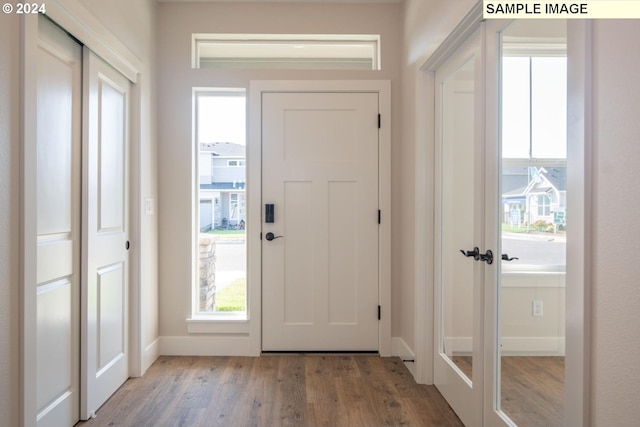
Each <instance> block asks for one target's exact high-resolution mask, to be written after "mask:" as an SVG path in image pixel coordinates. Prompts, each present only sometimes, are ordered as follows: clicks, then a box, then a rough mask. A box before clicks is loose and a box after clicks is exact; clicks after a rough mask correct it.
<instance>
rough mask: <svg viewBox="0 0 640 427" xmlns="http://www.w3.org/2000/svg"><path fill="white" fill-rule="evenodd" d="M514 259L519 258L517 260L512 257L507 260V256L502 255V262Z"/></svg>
mask: <svg viewBox="0 0 640 427" xmlns="http://www.w3.org/2000/svg"><path fill="white" fill-rule="evenodd" d="M514 259H520V258H518V257H512V258H509V255H507V254H502V260H503V261H513V260H514Z"/></svg>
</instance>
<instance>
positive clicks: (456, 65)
mask: <svg viewBox="0 0 640 427" xmlns="http://www.w3.org/2000/svg"><path fill="white" fill-rule="evenodd" d="M481 47H482V46H481V32H480V30H477V31H476V32H475V33H474V34H473V35H471V37H470V38H469V39H468V40H467V41H466V42H465V43H464V44H463V45H462V46H461V47H459V48H458V49H457V51H456V52H455V53H453V54H452V55H451V56H450V57H449V59H448V60H447V61H446V62H445V63H444V64H442V65H441V66H440V67H439V68H438V69H437V70H436V73H435V84H436V88H435V93H436V112H437V113H436V135H435V136H436V138H435V140H436V200H437V203H438V205H437V208H436V250H435V254H436V259H435V274H436V286H435V300H434V301H435V304H434V305H435V335H434V337H435V343H434V383H435V385H436V386H437V387H438V389H439V390H440V392H441V393H442V395H443V396H444V397H445V399H447V401H448V402H449V404H450V405H451V407H452V408H453V409H454V411H455V412H456V413H457V414H458V416H459V417H460V419H461V420H462V422H463V423H464V424H465V426H467V427H472V426H480V425H481V422H482V398H483V388H482V384H483V370H482V366H483V362H482V360H483V352H482V333H483V329H482V324H483V323H482V322H483V316H482V314H483V312H482V311H483V305H482V304H483V302H482V295H483V289H484V288H483V286H484V281H483V276H482V274H483V271H484V270H483V269H484V266H485V262H484V261H481V260H480V257H481V254H482V253H483V249H484V240H483V239H484V236H483V232H482V220H483V212H482V209H483V205H484V200H483V197H484V176H483V171H484V166H483V160H484V157H483V150H482V143H483V135H482V129H483V114H482V111H483V108H482V101H483V97H482V88H483V82H482V75H483V73H482V71H483V70H482V60H481V55H482V51H481Z"/></svg>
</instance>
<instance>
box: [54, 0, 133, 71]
mask: <svg viewBox="0 0 640 427" xmlns="http://www.w3.org/2000/svg"><path fill="white" fill-rule="evenodd" d="M47 16H48V17H50V18H51V19H52V20H53V21H54V22H56V23H57V24H58V25H59V26H61V27H62V28H64V29H65V30H66V31H67V32H68V33H69V34H71V35H73V36H74V37H75V38H76V39H78V40H79V41H80V42H81V43H82V44H83V45H85V46H87V47H88V48H89V49H91V50H92V51H93V52H94V53H95V54H97V55H98V56H99V57H101V58H102V59H103V60H105V62H107V63H109V65H111V66H112V67H113V68H115V69H116V70H118V71H119V72H120V73H122V75H124V76H125V77H126V78H128V79H129V80H130V81H131V82H132V83H137V78H138V73H140V72H141V71H142V68H143V67H142V63H141V62H140V60H139V59H138V58H137V57H136V56H135V55H134V54H133V53H132V52H131V51H130V50H129V49H128V48H127V47H126V46H125V45H124V44H122V42H121V41H120V40H118V38H117V37H115V36H114V35H113V34H112V33H111V32H110V31H109V30H107V29H106V28H105V26H104V25H103V24H102V22H100V19H99V18H97V17H95V16H94V15H93V14H91V13H90V12H89V11H88V10H87V9H86V8H85V7H84V6H83V5H82V3H81V2H79V1H77V0H50V1H48V2H47Z"/></svg>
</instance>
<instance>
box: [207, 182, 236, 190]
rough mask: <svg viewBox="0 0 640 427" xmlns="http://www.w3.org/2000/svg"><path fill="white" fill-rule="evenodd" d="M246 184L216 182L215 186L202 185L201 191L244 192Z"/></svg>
mask: <svg viewBox="0 0 640 427" xmlns="http://www.w3.org/2000/svg"><path fill="white" fill-rule="evenodd" d="M244 188H245V183H244V182H214V183H213V184H200V189H201V190H244Z"/></svg>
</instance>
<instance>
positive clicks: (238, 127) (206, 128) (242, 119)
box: [198, 95, 247, 145]
mask: <svg viewBox="0 0 640 427" xmlns="http://www.w3.org/2000/svg"><path fill="white" fill-rule="evenodd" d="M198 103H199V105H198V113H199V117H198V142H233V143H236V144H241V145H246V143H247V134H246V132H247V126H246V116H247V112H246V98H245V97H244V96H203V95H200V96H199V97H198Z"/></svg>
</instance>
